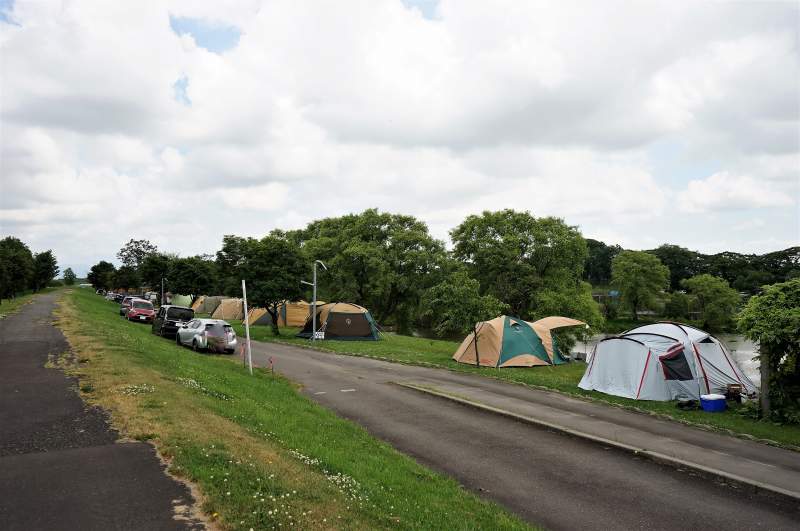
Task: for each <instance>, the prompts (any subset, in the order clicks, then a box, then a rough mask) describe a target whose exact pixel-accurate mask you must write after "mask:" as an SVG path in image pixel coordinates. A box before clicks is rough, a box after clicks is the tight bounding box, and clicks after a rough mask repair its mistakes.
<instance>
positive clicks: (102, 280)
mask: <svg viewBox="0 0 800 531" xmlns="http://www.w3.org/2000/svg"><path fill="white" fill-rule="evenodd" d="M116 273H117V268H116V267H114V264H112V263H110V262H106V261H105V260H100V261H99V262H98V263H96V264H95V265H93V266H92V267H91V269H89V273H88V274H87V275H86V280H88V281H89V282H90V283H91V284H92V286H93V287H94V289H106V290H108V289H113V288H114V287H115V286H114V276H115V275H116Z"/></svg>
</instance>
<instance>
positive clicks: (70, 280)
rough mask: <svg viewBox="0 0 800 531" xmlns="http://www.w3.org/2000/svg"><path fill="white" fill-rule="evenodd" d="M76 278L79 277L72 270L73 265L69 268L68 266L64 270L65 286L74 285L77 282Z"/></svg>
mask: <svg viewBox="0 0 800 531" xmlns="http://www.w3.org/2000/svg"><path fill="white" fill-rule="evenodd" d="M76 278H77V276H76V275H75V272H74V271H73V270H72V268H71V267H68V268H66V269H65V270H64V285H65V286H72V285H73V284H75V279H76Z"/></svg>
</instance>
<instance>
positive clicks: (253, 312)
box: [247, 308, 268, 325]
mask: <svg viewBox="0 0 800 531" xmlns="http://www.w3.org/2000/svg"><path fill="white" fill-rule="evenodd" d="M265 315H268V314H267V310H266V309H264V308H250V311H248V312H247V322H249V323H250V324H251V325H252V324H256V323H257V322H258V320H259V319H261V318H262V317H264V316H265Z"/></svg>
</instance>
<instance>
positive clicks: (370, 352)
mask: <svg viewBox="0 0 800 531" xmlns="http://www.w3.org/2000/svg"><path fill="white" fill-rule="evenodd" d="M229 322H230V323H231V324H232V325H233V326H234V329H235V330H236V333H237V334H239V335H240V337H244V330H243V326H242V325H241V322H239V321H229ZM640 324H641V322H640ZM280 331H281V335H280V336H278V337H275V336H273V335H272V332H271V331H270V327H268V326H251V327H250V337H251V339H253V340H256V341H279V342H282V343H287V344H291V345H296V346H299V347H303V348H313V349H315V350H320V351H327V352H336V353H339V354H348V355H353V356H365V357H370V358H377V359H382V360H387V361H394V362H400V363H408V364H412V365H422V366H428V367H441V368H445V369H450V370H454V371H459V372H466V373H472V374H479V375H481V376H488V377H492V378H497V379H500V380H507V381H511V382H516V383H521V384H525V385H528V386H532V387H537V388H544V389H548V390H553V391H559V392H562V393H566V394H569V395H572V396H577V397H582V398H585V399H591V400H595V401H599V402H604V403H606V404H610V405H613V406H618V407H623V408H626V409H633V410H636V411H640V412H644V413H651V414H656V415H660V416H663V417H666V418H671V419H673V420H677V421H679V422H683V423H686V424H691V425H695V426H699V427H702V428H705V429H714V430H719V431H726V432H732V433H733V434H736V435H744V436H746V437H752V438H756V439H760V440H763V441H767V442H771V443H777V445H780V446H787V447H794V449H797V448H800V426H798V425H782V424H776V423H773V422H769V421H764V420H755V419H752V418H748V417H746V416H743V415H741V414H739V410H740V409H741V408H740V407H738V406H731V408H730V409H728V410H727V411H725V412H723V413H706V412H704V411H700V410H696V411H683V410H680V409H677V408H676V407H675V404H674V403H673V402H654V401H644V400H631V399H628V398H622V397H618V396H612V395H606V394H603V393H598V392H597V391H584V390H583V389H580V388H579V387H578V382H580V380H581V377H582V376H583V373H584V370H585V369H586V365H585V364H584V363H580V362H573V363H567V364H564V365H557V366H548V367H531V368H521V367H520V368H513V367H512V368H505V369H493V368H487V367H481V368H476V367H473V366H470V365H465V364H463V363H457V362H455V361H453V359H452V355H453V353H454V352H455V351H456V348H457V347H458V345H459V343H458V342H455V341H444V340H436V339H427V338H419V337H410V336H401V335H397V334H392V333H384V334H383V335H382V339H381V341H317V342H316V344H312V342H311V341H309V340H308V339H302V338H297V337H294V336H295V334H296V333H297V332H298V329H297V328H281V329H280Z"/></svg>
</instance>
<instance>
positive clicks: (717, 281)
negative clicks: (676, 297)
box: [681, 274, 739, 331]
mask: <svg viewBox="0 0 800 531" xmlns="http://www.w3.org/2000/svg"><path fill="white" fill-rule="evenodd" d="M681 285H682V286H683V287H684V288H686V290H687V291H688V292H689V293H691V294H692V295H693V296H694V297H695V299H696V300H697V304H698V306H699V309H700V316H701V319H702V320H703V328H704V329H706V330H711V331H718V330H722V329H723V328H725V327H726V326H727V325H728V324H729V323H730V322H731V320H732V318H733V315H734V314H735V313H736V307H737V306H738V305H739V293H738V292H737V291H736V290H735V289H733V288H731V287H730V286H728V282H727V281H726V280H724V279H722V278H719V277H714V276H711V275H708V274H703V275H697V276H694V277H692V278H687V279H685V280H683V281H682V282H681Z"/></svg>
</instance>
